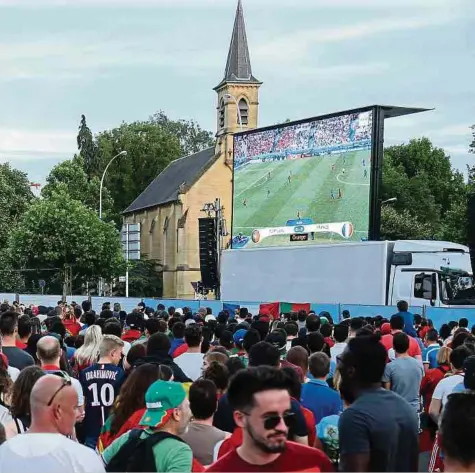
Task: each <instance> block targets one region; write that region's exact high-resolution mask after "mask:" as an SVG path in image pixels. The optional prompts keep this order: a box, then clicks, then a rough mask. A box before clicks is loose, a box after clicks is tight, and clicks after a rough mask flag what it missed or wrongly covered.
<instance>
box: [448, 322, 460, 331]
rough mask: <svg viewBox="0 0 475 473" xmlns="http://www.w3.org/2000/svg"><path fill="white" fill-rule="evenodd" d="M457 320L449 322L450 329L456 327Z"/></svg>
mask: <svg viewBox="0 0 475 473" xmlns="http://www.w3.org/2000/svg"><path fill="white" fill-rule="evenodd" d="M458 324H459V323H458V322H456V321H455V320H451V321H450V322H449V327H450V330H453V329H454V328H455V327H458Z"/></svg>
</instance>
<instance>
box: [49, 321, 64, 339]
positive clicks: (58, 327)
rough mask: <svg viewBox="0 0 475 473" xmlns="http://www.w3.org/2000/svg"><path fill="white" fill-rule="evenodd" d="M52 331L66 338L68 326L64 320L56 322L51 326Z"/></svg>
mask: <svg viewBox="0 0 475 473" xmlns="http://www.w3.org/2000/svg"><path fill="white" fill-rule="evenodd" d="M50 332H51V333H56V334H57V335H59V336H60V337H61V340H64V338H65V337H66V327H65V326H64V324H63V322H55V323H54V324H53V325H52V326H51V328H50Z"/></svg>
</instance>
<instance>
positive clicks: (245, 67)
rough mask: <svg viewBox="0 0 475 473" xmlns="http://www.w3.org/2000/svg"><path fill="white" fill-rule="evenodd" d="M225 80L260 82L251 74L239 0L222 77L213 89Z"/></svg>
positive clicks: (242, 13)
mask: <svg viewBox="0 0 475 473" xmlns="http://www.w3.org/2000/svg"><path fill="white" fill-rule="evenodd" d="M226 82H243V83H255V84H260V82H259V81H258V80H257V79H256V78H255V77H254V76H253V75H252V68H251V58H250V55H249V48H248V45H247V36H246V25H245V22H244V12H243V9H242V2H241V0H238V6H237V10H236V18H235V20H234V28H233V35H232V37H231V44H230V46H229V53H228V60H227V62H226V69H225V71H224V78H223V80H222V81H221V82H220V84H219V85H218V86H217V87H216V88H215V90H216V89H219V88H220V87H221V86H222V85H223V84H225V83H226Z"/></svg>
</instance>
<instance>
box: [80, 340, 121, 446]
mask: <svg viewBox="0 0 475 473" xmlns="http://www.w3.org/2000/svg"><path fill="white" fill-rule="evenodd" d="M123 348H124V342H123V341H122V340H121V339H120V338H118V337H116V336H115V335H104V336H103V337H102V341H101V344H100V346H99V361H98V362H97V363H95V364H93V365H91V366H89V367H88V368H86V369H84V370H82V371H81V374H80V376H79V380H80V382H81V384H82V387H83V391H84V393H85V397H86V415H85V418H84V436H85V441H84V444H85V445H86V446H87V447H90V448H94V449H95V448H96V444H97V439H98V438H99V434H100V432H101V428H102V426H103V425H104V422H105V420H106V419H107V416H108V415H109V410H110V408H111V407H112V404H113V403H114V399H115V397H116V396H117V394H118V392H119V389H120V385H121V383H122V381H123V377H124V371H123V370H122V368H119V367H118V366H117V365H118V364H119V362H120V360H121V359H122V349H123Z"/></svg>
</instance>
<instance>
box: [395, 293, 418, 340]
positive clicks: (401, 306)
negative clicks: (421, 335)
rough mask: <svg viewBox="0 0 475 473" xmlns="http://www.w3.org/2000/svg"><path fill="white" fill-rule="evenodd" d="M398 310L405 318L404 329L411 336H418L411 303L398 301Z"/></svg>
mask: <svg viewBox="0 0 475 473" xmlns="http://www.w3.org/2000/svg"><path fill="white" fill-rule="evenodd" d="M397 310H398V311H399V313H398V315H400V316H401V317H402V318H403V320H404V327H403V331H404V332H405V333H407V334H408V335H409V336H410V337H414V338H416V337H417V332H416V329H415V328H414V315H413V314H412V313H411V312H409V304H408V303H407V302H406V301H399V302H398V303H397Z"/></svg>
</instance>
